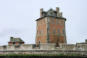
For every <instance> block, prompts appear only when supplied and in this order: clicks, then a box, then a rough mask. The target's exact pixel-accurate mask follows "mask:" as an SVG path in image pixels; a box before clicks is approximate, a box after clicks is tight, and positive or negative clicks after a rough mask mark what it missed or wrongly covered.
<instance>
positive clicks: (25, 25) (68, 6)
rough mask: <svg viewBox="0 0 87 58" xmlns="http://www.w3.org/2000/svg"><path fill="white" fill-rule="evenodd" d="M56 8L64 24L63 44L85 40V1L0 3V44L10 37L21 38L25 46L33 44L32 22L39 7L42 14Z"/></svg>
mask: <svg viewBox="0 0 87 58" xmlns="http://www.w3.org/2000/svg"><path fill="white" fill-rule="evenodd" d="M56 7H60V11H61V12H63V16H64V17H65V18H67V21H66V36H67V42H68V43H73V44H75V43H76V42H84V41H85V39H87V0H0V45H7V43H8V41H9V39H10V36H14V37H21V38H22V39H23V40H24V41H25V42H26V44H33V43H35V36H36V21H35V20H36V19H37V18H39V17H40V8H44V10H45V11H47V10H49V9H50V8H53V9H56Z"/></svg>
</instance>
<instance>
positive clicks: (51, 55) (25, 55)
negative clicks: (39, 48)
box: [0, 54, 81, 56]
mask: <svg viewBox="0 0 87 58" xmlns="http://www.w3.org/2000/svg"><path fill="white" fill-rule="evenodd" d="M0 56H81V55H78V54H68V55H64V54H5V55H0Z"/></svg>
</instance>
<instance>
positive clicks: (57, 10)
mask: <svg viewBox="0 0 87 58" xmlns="http://www.w3.org/2000/svg"><path fill="white" fill-rule="evenodd" d="M56 12H57V17H59V8H58V7H56Z"/></svg>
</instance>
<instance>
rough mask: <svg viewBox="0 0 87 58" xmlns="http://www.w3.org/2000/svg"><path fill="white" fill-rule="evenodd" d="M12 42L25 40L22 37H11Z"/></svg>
mask: <svg viewBox="0 0 87 58" xmlns="http://www.w3.org/2000/svg"><path fill="white" fill-rule="evenodd" d="M10 42H24V41H23V40H22V39H21V38H10Z"/></svg>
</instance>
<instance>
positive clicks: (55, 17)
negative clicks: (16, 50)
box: [36, 8, 66, 45]
mask: <svg viewBox="0 0 87 58" xmlns="http://www.w3.org/2000/svg"><path fill="white" fill-rule="evenodd" d="M36 21H37V33H36V44H37V45H38V44H40V43H42V44H43V43H55V44H57V45H58V44H59V43H66V32H65V21H66V19H65V18H63V16H62V12H59V8H56V11H55V10H53V9H50V10H48V11H43V9H40V18H39V19H37V20H36Z"/></svg>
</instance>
